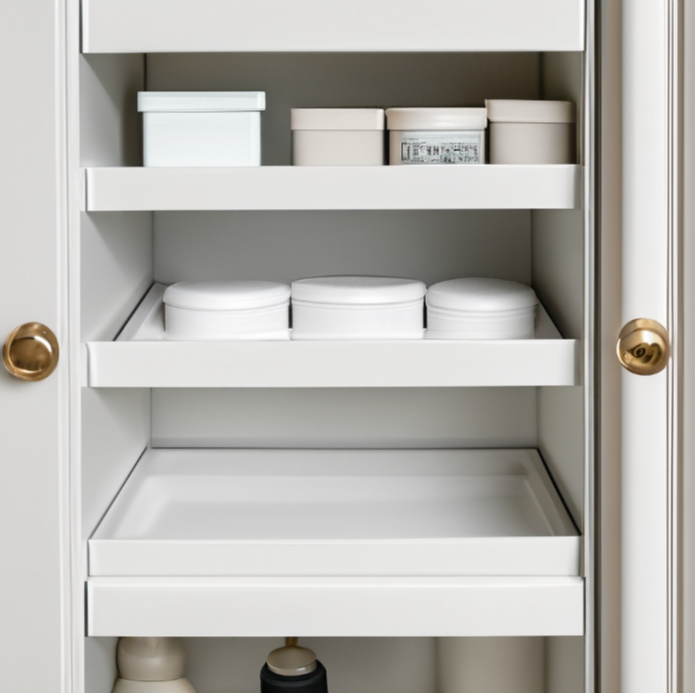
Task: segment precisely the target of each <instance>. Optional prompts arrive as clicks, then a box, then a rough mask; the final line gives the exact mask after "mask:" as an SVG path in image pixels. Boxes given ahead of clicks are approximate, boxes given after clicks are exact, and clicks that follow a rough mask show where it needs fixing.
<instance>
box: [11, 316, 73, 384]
mask: <svg viewBox="0 0 695 693" xmlns="http://www.w3.org/2000/svg"><path fill="white" fill-rule="evenodd" d="M59 355H60V349H59V348H58V340H57V339H56V336H55V335H54V334H53V332H52V331H51V330H50V329H49V328H48V327H46V326H45V325H42V324H41V323H40V322H27V323H24V325H20V326H19V327H17V328H16V329H14V330H12V332H10V334H9V335H8V336H7V339H6V340H5V346H4V347H3V349H2V361H3V363H4V364H5V368H7V370H8V371H9V372H10V373H11V374H12V375H13V376H14V377H15V378H19V379H20V380H30V381H34V380H43V379H44V378H48V376H49V375H50V374H51V373H53V371H54V370H55V369H56V366H57V365H58V357H59Z"/></svg>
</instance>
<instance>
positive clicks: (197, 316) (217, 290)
mask: <svg viewBox="0 0 695 693" xmlns="http://www.w3.org/2000/svg"><path fill="white" fill-rule="evenodd" d="M289 302H290V287H289V286H288V285H287V284H279V283H276V282H264V281H201V282H180V283H178V284H172V285H171V286H170V287H168V288H167V289H166V291H165V292H164V304H165V310H164V321H165V325H166V336H167V338H168V339H176V340H186V341H203V340H246V339H259V340H271V339H272V340H274V339H289Z"/></svg>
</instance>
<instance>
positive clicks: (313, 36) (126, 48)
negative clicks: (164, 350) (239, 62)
mask: <svg viewBox="0 0 695 693" xmlns="http://www.w3.org/2000/svg"><path fill="white" fill-rule="evenodd" d="M420 14H421V15H422V16H423V17H427V18H428V20H431V21H417V17H418V16H419V15H420ZM134 18H137V21H134ZM584 23H585V8H584V0H562V2H558V1H557V0H523V1H522V0H485V2H482V3H481V2H477V1H476V0H430V2H428V3H427V4H418V3H410V4H408V5H404V4H403V2H402V1H401V0H380V1H379V2H378V3H374V2H371V1H370V0H352V2H350V3H341V2H336V1H331V0H294V2H291V3H288V2H282V1H280V0H254V2H246V1H245V0H178V1H177V2H169V3H167V9H166V17H165V18H164V19H163V17H162V5H161V2H159V1H158V0H82V50H83V52H85V53H156V52H170V53H174V52H177V53H180V52H228V51H236V52H255V51H263V52H278V51H301V52H331V51H339V52H351V51H352V52H354V51H367V52H385V51H393V52H418V51H420V52H422V51H429V52H452V51H455V52H461V51H581V50H583V49H584Z"/></svg>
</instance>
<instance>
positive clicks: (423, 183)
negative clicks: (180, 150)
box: [86, 164, 582, 212]
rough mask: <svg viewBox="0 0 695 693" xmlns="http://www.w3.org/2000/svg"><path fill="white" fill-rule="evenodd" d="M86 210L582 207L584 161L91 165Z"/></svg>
mask: <svg viewBox="0 0 695 693" xmlns="http://www.w3.org/2000/svg"><path fill="white" fill-rule="evenodd" d="M86 178H87V210H88V211H91V212H112V211H185V210H190V211H196V210H218V211H219V210H332V209H333V210H379V209H382V210H399V209H400V210H417V209H423V210H426V209H432V210H434V209H576V208H578V207H579V206H580V205H581V179H582V173H581V166H577V165H543V166H540V165H538V166H505V165H489V164H485V165H480V166H344V167H333V166H326V167H323V166H321V167H313V166H311V167H309V166H307V167H299V166H260V167H248V168H164V167H162V168H145V167H140V168H88V169H86Z"/></svg>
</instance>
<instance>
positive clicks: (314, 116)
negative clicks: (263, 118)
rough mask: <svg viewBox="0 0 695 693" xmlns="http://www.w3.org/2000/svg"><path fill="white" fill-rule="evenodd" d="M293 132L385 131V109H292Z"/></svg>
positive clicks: (291, 124) (291, 123)
mask: <svg viewBox="0 0 695 693" xmlns="http://www.w3.org/2000/svg"><path fill="white" fill-rule="evenodd" d="M290 129H291V130H383V129H384V109H383V108H292V109H291V110H290Z"/></svg>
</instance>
